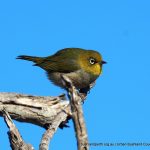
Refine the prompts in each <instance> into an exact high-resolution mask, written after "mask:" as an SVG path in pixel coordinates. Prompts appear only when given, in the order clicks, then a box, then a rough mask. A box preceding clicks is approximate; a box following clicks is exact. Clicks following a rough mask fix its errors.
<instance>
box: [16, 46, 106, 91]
mask: <svg viewBox="0 0 150 150" xmlns="http://www.w3.org/2000/svg"><path fill="white" fill-rule="evenodd" d="M17 59H23V60H28V61H32V62H34V66H39V67H41V68H42V69H44V70H45V71H46V73H47V75H48V78H49V80H50V81H52V82H53V83H54V84H55V85H57V86H59V87H61V88H64V89H65V88H66V87H65V85H64V84H63V82H62V75H66V76H67V77H68V78H69V79H70V80H71V81H72V83H73V85H74V86H75V87H76V88H77V89H78V90H79V91H81V92H86V93H87V92H88V90H89V85H90V84H91V83H93V82H95V80H96V79H97V78H98V77H99V75H100V74H101V72H102V66H103V64H106V62H105V61H104V60H103V59H102V56H101V54H100V53H98V52H97V51H94V50H85V49H81V48H65V49H62V50H59V51H58V52H56V53H55V54H54V55H51V56H48V57H35V56H26V55H20V56H18V57H17Z"/></svg>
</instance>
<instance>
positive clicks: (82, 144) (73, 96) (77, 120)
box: [62, 75, 89, 150]
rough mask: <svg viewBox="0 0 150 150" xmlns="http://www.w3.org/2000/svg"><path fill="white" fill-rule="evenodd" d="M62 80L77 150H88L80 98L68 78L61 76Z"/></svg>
mask: <svg viewBox="0 0 150 150" xmlns="http://www.w3.org/2000/svg"><path fill="white" fill-rule="evenodd" d="M62 79H63V80H64V82H66V83H65V84H66V86H67V88H68V94H69V97H70V105H71V111H72V119H73V123H74V128H75V132H76V138H77V145H78V150H88V149H89V146H88V136H87V131H86V126H85V121H84V116H83V110H82V98H81V97H80V94H79V92H77V90H76V88H75V87H74V86H73V84H72V82H71V80H70V79H69V78H67V77H66V76H65V75H64V76H62ZM85 96H86V95H85Z"/></svg>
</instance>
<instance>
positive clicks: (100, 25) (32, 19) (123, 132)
mask: <svg viewBox="0 0 150 150" xmlns="http://www.w3.org/2000/svg"><path fill="white" fill-rule="evenodd" d="M149 6H150V1H149V0H142V1H140V0H122V1H120V0H113V1H112V0H93V1H90V0H86V1H85V0H82V1H79V0H76V1H69V0H63V1H58V0H55V1H50V0H45V1H40V0H32V1H31V0H25V1H19V0H13V1H11V0H5V1H1V2H0V52H1V55H0V68H1V73H0V91H1V92H18V93H26V94H33V95H43V96H45V95H52V96H57V95H59V94H61V93H64V92H65V91H63V90H62V89H60V88H59V87H56V86H54V85H52V84H51V83H50V82H49V81H48V80H47V78H46V75H45V73H44V71H43V70H42V69H40V68H38V67H33V66H32V64H31V63H29V62H25V61H20V60H16V59H15V58H16V56H18V55H21V54H27V55H36V56H48V55H51V54H53V53H55V52H56V51H57V50H59V49H62V48H65V47H80V48H85V49H94V50H97V51H99V52H100V53H101V54H102V55H103V58H104V60H106V61H107V62H108V64H107V65H105V66H104V68H103V74H102V76H101V77H100V78H99V79H98V80H97V83H96V86H95V87H94V88H93V89H92V91H91V93H90V94H89V96H88V99H87V101H86V102H85V104H84V106H83V108H84V115H85V120H86V125H87V130H88V136H89V142H90V143H101V142H147V143H148V142H149V141H150V130H149V127H150V119H149V114H150V109H149V106H150V44H149V43H150V9H149ZM15 124H16V126H17V127H18V128H19V131H20V132H21V134H22V136H23V138H24V140H25V141H26V142H29V143H31V144H33V146H34V147H35V149H38V144H39V142H40V139H41V136H42V134H43V132H44V129H42V128H40V127H37V126H34V125H31V124H26V123H19V122H16V121H15ZM69 125H70V128H69V129H64V130H60V129H59V130H58V131H57V133H56V134H55V136H54V138H53V140H52V142H51V144H50V147H51V149H55V150H58V149H66V150H67V149H71V150H76V140H75V135H74V130H73V126H72V122H71V121H70V123H69ZM0 126H1V127H0V135H1V136H0V149H2V150H9V149H10V148H9V142H8V137H7V131H8V129H7V127H6V125H5V123H4V121H3V118H0ZM90 148H91V150H109V149H111V150H113V149H115V150H126V149H136V150H141V149H144V150H146V149H148V148H149V147H111V148H110V147H94V146H93V147H90Z"/></svg>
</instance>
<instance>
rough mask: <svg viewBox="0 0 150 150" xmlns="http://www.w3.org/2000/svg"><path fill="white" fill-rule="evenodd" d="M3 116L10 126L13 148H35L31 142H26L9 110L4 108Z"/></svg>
mask: <svg viewBox="0 0 150 150" xmlns="http://www.w3.org/2000/svg"><path fill="white" fill-rule="evenodd" d="M3 116H4V119H5V122H6V124H7V126H8V128H9V131H8V136H9V140H10V143H11V148H12V149H13V150H34V148H33V146H32V145H31V144H26V143H25V142H24V141H23V139H22V137H21V135H20V133H19V131H18V129H17V128H16V126H15V124H14V123H13V121H12V120H11V118H10V116H9V114H8V112H7V111H6V110H5V109H4V110H3Z"/></svg>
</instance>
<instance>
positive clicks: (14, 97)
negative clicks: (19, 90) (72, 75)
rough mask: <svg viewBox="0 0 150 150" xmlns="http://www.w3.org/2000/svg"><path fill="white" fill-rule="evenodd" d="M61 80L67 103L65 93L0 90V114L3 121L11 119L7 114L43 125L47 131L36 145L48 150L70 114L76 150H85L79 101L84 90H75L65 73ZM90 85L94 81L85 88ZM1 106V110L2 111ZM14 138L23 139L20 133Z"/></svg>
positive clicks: (80, 103)
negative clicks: (65, 91) (39, 93)
mask: <svg viewBox="0 0 150 150" xmlns="http://www.w3.org/2000/svg"><path fill="white" fill-rule="evenodd" d="M62 80H63V82H64V84H65V85H66V89H67V91H68V96H69V99H70V103H69V101H67V100H66V98H65V95H60V96H58V97H48V96H47V97H45V96H44V97H40V96H31V95H23V94H16V93H0V115H1V116H2V114H3V113H4V114H5V120H11V118H10V117H8V116H9V114H10V116H11V117H12V118H13V119H15V120H18V121H21V122H28V123H32V124H35V125H39V126H41V127H44V128H46V129H47V130H46V132H45V133H44V134H43V137H42V139H41V143H40V146H39V149H40V150H48V146H49V143H50V140H51V139H52V137H53V135H54V133H55V132H56V130H57V129H58V127H59V126H60V124H61V123H62V122H64V121H66V120H67V118H68V117H70V116H71V117H72V119H73V123H74V128H75V132H76V138H77V145H78V150H88V149H89V146H88V138H87V131H86V126H85V122H84V116H83V110H82V103H83V101H84V100H85V98H86V96H87V93H79V92H78V91H77V90H76V88H75V87H74V86H73V84H72V82H71V81H70V79H69V78H67V77H66V76H62ZM93 85H94V84H91V85H90V87H89V90H90V89H91V88H92V87H93ZM4 109H5V111H4V112H3V110H4ZM7 112H8V113H9V114H8V113H7ZM6 114H7V115H6ZM6 116H7V117H6ZM6 118H9V119H6ZM7 122H8V121H7ZM11 122H12V121H11ZM8 124H9V123H8ZM13 125H14V124H13ZM16 130H17V129H16ZM17 131H18V130H17ZM18 133H19V132H18ZM12 136H13V135H12ZM12 136H10V140H12V138H13V137H12ZM18 139H19V140H20V141H21V142H22V141H23V140H21V136H19V138H18ZM24 145H25V144H24ZM12 147H13V146H12ZM19 148H22V147H19ZM15 150H20V149H15ZM21 150H26V149H21ZM28 150H30V149H28Z"/></svg>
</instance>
